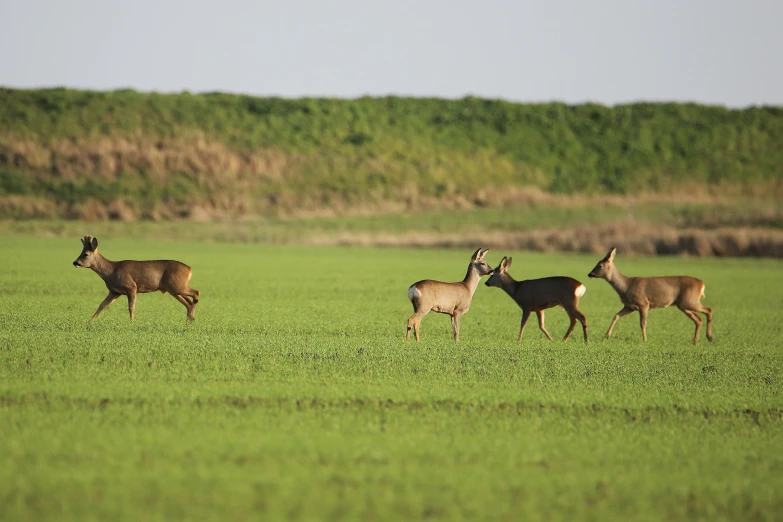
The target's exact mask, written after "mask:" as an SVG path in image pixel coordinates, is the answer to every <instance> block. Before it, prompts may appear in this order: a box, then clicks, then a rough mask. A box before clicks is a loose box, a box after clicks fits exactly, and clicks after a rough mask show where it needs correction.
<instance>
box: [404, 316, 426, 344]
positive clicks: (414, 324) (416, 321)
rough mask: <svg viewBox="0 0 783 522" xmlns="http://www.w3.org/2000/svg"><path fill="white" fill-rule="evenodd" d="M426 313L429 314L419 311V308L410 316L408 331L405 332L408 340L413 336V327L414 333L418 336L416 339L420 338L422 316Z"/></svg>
mask: <svg viewBox="0 0 783 522" xmlns="http://www.w3.org/2000/svg"><path fill="white" fill-rule="evenodd" d="M428 311H429V310H428ZM425 315H427V312H424V313H423V314H422V313H419V311H418V310H415V311H414V313H413V315H412V316H410V317H409V318H408V331H407V332H406V333H405V340H406V341H409V340H410V338H411V329H413V335H414V336H415V337H416V340H417V341H418V340H419V325H420V324H421V319H422V317H424V316H425Z"/></svg>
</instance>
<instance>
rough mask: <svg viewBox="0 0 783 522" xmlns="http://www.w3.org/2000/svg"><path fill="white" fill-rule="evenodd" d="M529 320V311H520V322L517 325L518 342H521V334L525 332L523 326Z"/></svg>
mask: <svg viewBox="0 0 783 522" xmlns="http://www.w3.org/2000/svg"><path fill="white" fill-rule="evenodd" d="M529 318H530V310H522V322H520V323H519V340H520V341H521V340H522V333H524V331H525V324H527V320H528V319H529Z"/></svg>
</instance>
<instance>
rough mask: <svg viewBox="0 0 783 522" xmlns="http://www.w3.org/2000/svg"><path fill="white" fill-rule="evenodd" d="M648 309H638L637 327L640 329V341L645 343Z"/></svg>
mask: <svg viewBox="0 0 783 522" xmlns="http://www.w3.org/2000/svg"><path fill="white" fill-rule="evenodd" d="M649 310H650V309H649V308H646V307H643V308H639V326H641V327H642V339H643V340H644V341H645V342H647V312H648V311H649Z"/></svg>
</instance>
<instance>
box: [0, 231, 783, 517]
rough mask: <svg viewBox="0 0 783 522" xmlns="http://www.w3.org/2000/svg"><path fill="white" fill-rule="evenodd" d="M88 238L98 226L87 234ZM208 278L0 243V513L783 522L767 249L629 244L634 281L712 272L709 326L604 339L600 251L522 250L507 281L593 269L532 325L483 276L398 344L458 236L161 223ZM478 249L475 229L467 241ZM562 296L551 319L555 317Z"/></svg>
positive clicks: (671, 316) (109, 251)
mask: <svg viewBox="0 0 783 522" xmlns="http://www.w3.org/2000/svg"><path fill="white" fill-rule="evenodd" d="M85 232H88V231H85ZM99 239H100V242H101V252H102V253H103V254H104V255H105V256H106V257H108V258H109V259H112V260H120V259H128V258H130V259H145V258H146V259H149V258H174V259H180V260H182V261H184V262H186V263H188V264H189V265H191V266H192V267H193V269H194V270H193V273H194V275H193V279H192V281H191V283H192V286H193V287H194V288H197V289H199V290H200V291H201V293H202V299H201V302H200V304H199V307H198V310H197V312H196V321H195V323H194V324H186V322H185V309H184V307H183V306H182V305H180V304H179V303H177V302H176V301H175V300H174V299H172V298H171V297H170V296H168V295H166V296H161V295H160V294H147V295H142V296H140V297H139V299H138V302H137V306H136V321H135V322H134V323H131V322H130V321H129V319H128V312H127V301H126V300H125V299H124V298H121V299H120V300H118V301H117V302H116V303H115V304H113V305H112V306H111V307H110V308H108V309H107V310H106V311H104V312H103V314H102V315H101V317H100V318H99V319H98V320H97V321H96V322H95V323H93V324H89V318H90V316H91V315H92V313H93V312H94V311H95V309H96V308H97V306H98V304H99V303H100V302H101V300H102V299H103V298H104V297H105V295H106V290H105V287H104V285H103V282H102V281H101V280H100V278H99V277H98V276H97V275H96V274H94V273H93V272H92V271H90V270H84V269H76V268H74V267H73V266H72V265H71V263H72V261H73V260H74V259H75V258H76V257H77V255H78V254H79V251H80V242H79V236H78V235H76V236H74V237H72V238H67V239H65V238H39V237H22V236H15V235H6V236H4V237H0V266H2V270H0V519H3V520H35V521H43V520H80V521H83V520H99V519H102V520H171V519H180V518H189V519H200V520H245V519H252V520H258V519H264V520H277V519H296V520H317V519H322V520H350V519H362V520H395V519H396V520H411V519H434V520H460V519H471V520H537V519H543V520H613V519H614V520H634V519H635V520H661V519H668V520H779V519H780V518H781V516H783V496H781V494H780V491H783V397H782V396H781V391H782V390H783V386H781V378H782V376H781V367H783V354H782V353H781V348H780V345H781V339H782V338H783V337H782V336H781V333H782V330H783V326H781V322H780V318H781V309H782V308H783V277H781V276H783V264H781V262H780V261H773V260H755V259H706V260H700V259H687V258H654V259H653V258H633V257H629V256H623V254H622V252H620V253H618V257H617V259H616V264H617V265H618V267H619V268H620V270H621V271H623V272H624V273H626V274H629V275H664V274H681V273H685V274H690V275H693V276H696V277H699V278H702V279H703V280H704V281H705V282H706V296H707V297H706V299H705V300H704V303H705V304H706V305H708V306H711V307H712V308H713V310H714V317H715V323H714V333H715V341H714V342H713V343H708V342H706V339H704V337H702V339H701V341H700V343H699V344H698V345H697V346H694V345H693V344H692V343H691V337H692V323H691V322H690V321H689V320H688V319H687V318H686V317H685V316H684V315H683V314H682V313H681V312H680V311H678V310H676V309H666V310H655V311H653V312H651V313H650V318H649V324H648V336H649V341H648V342H647V343H646V344H644V343H642V341H641V333H640V330H639V323H638V315H636V314H634V315H632V316H629V317H627V318H624V319H621V320H620V322H619V323H618V325H617V327H616V328H615V331H614V335H613V338H612V339H611V340H608V341H604V340H603V339H602V337H603V334H604V332H605V330H606V328H607V327H608V324H609V322H610V320H611V318H612V316H613V314H614V313H615V312H617V311H618V310H619V309H620V308H621V304H620V301H619V298H618V297H617V296H616V294H614V292H613V290H612V289H611V288H610V287H609V285H608V284H607V283H606V282H605V281H596V280H589V279H588V278H587V276H586V274H587V272H588V271H589V270H590V269H591V268H592V267H593V265H594V264H595V262H596V261H597V259H596V258H595V257H594V256H577V255H573V256H567V255H541V254H530V253H525V252H502V251H490V252H489V254H488V255H487V258H488V260H489V261H490V262H491V263H492V264H493V265H495V264H496V263H497V262H498V261H499V260H500V258H501V257H502V256H503V255H513V256H514V265H513V266H512V268H511V273H512V275H514V276H515V277H516V278H517V279H523V278H532V277H541V276H545V275H556V274H560V275H570V276H572V277H575V278H577V279H579V280H581V281H582V282H583V283H585V284H586V286H587V293H586V295H585V297H584V298H583V299H582V301H581V305H580V308H581V309H582V311H583V312H584V313H586V315H587V317H588V323H589V325H590V334H591V342H590V344H588V345H585V344H584V343H582V342H581V340H580V338H581V335H580V333H579V332H576V333H575V334H574V336H573V337H572V339H571V340H570V341H569V342H567V343H562V342H548V341H547V340H546V339H545V337H544V336H543V334H542V333H541V332H539V331H538V329H537V328H536V327H535V325H534V324H530V325H529V326H528V328H527V330H526V335H525V339H524V340H523V341H522V342H521V343H518V342H517V341H516V334H517V331H518V326H519V318H520V315H521V314H520V311H519V309H518V308H517V307H516V305H515V304H514V303H513V302H512V301H511V300H510V299H509V298H508V297H507V296H506V295H505V294H504V293H503V292H502V291H500V290H498V289H494V288H487V287H485V286H484V285H483V284H482V285H481V286H480V287H479V289H478V291H477V293H476V296H475V298H474V301H473V306H472V307H471V310H470V313H468V314H467V315H466V316H465V317H464V318H463V320H462V331H461V335H460V337H461V339H460V342H459V344H455V343H454V342H453V341H451V340H450V325H449V320H448V317H446V316H442V315H436V314H430V315H428V316H427V317H426V318H425V319H424V321H423V322H422V342H421V343H418V344H417V343H415V342H408V343H406V342H405V341H404V333H405V324H406V320H407V318H408V316H409V315H410V313H411V306H410V303H409V302H408V300H407V298H406V290H407V287H408V286H409V285H410V284H411V283H413V282H415V281H417V280H419V279H423V278H436V279H442V280H458V279H461V278H462V276H463V275H464V273H465V269H466V267H467V263H468V259H469V257H470V254H471V253H472V251H461V250H459V251H457V250H451V251H448V250H413V249H409V250H404V249H362V248H333V247H328V248H327V247H320V248H319V247H304V246H281V247H276V246H268V245H267V246H259V245H254V244H231V243H215V242H212V243H197V242H186V241H179V242H178V241H166V242H153V241H149V240H143V239H132V240H128V239H121V238H120V237H118V236H100V235H99ZM477 247H478V245H477ZM566 327H567V320H566V315H565V313H564V312H562V311H561V310H559V309H553V310H550V311H549V312H548V314H547V328H548V329H549V331H550V332H551V333H552V335H553V336H555V337H558V336H562V334H563V333H564V332H565V329H566Z"/></svg>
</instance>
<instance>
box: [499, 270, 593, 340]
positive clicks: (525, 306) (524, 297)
mask: <svg viewBox="0 0 783 522" xmlns="http://www.w3.org/2000/svg"><path fill="white" fill-rule="evenodd" d="M510 266H511V258H510V257H509V258H508V259H506V258H505V257H504V258H503V259H501V261H500V264H499V265H498V267H497V268H496V269H495V271H494V273H493V274H492V276H490V278H489V279H487V282H486V283H485V284H486V285H487V286H494V287H497V288H502V289H503V290H504V291H505V292H506V293H507V294H508V295H509V297H511V299H513V300H514V301H516V303H517V304H518V305H519V307H520V308H521V309H522V322H521V323H520V325H519V340H520V341H521V340H522V333H523V332H524V331H525V323H527V320H528V319H529V318H530V314H531V313H532V312H535V313H536V316H537V317H538V327H539V328H540V329H541V331H542V332H544V335H546V336H547V339H549V340H550V341H551V340H552V336H551V335H549V332H547V331H546V328H545V327H544V310H546V309H547V308H552V307H554V306H558V305H559V306H562V307H563V309H564V310H565V311H566V313H567V314H568V318H569V319H571V325H570V326H569V327H568V331H567V332H566V334H565V337H563V341H566V340H568V338H569V337H570V336H571V332H573V331H574V327H575V326H576V322H577V321H579V322H580V323H582V331H583V332H584V335H585V342H587V317H585V315H584V314H583V313H582V312H580V311H579V298H580V297H582V296H583V295H584V294H585V290H587V289H586V288H585V285H583V284H582V283H580V282H579V281H577V280H576V279H572V278H570V277H563V276H555V277H544V278H542V279H526V280H524V281H516V280H515V279H514V278H513V277H511V274H509V273H508V267H510Z"/></svg>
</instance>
